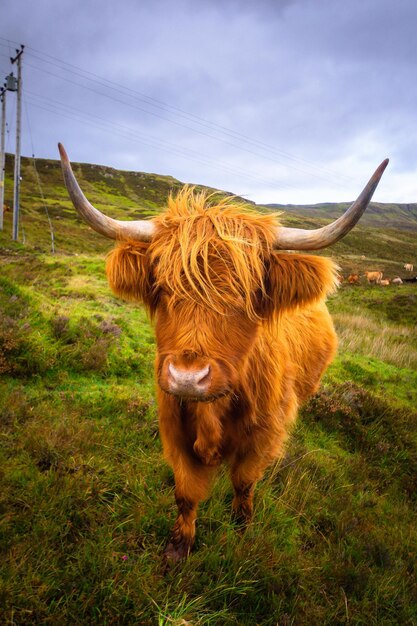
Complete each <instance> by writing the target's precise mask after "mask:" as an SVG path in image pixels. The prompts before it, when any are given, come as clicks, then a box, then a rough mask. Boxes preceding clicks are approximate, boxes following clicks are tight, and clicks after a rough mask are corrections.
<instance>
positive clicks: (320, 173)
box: [0, 37, 351, 185]
mask: <svg viewBox="0 0 417 626" xmlns="http://www.w3.org/2000/svg"><path fill="white" fill-rule="evenodd" d="M0 39H3V40H5V39H4V38H1V37H0ZM0 45H1V44H0ZM3 45H4V44H3ZM28 49H29V50H31V51H32V52H30V56H31V57H32V58H34V59H37V60H39V61H41V62H42V63H48V64H51V65H53V66H55V67H57V68H59V69H60V70H63V71H64V72H70V73H72V74H75V75H76V76H78V77H79V78H82V79H84V80H88V81H90V82H92V83H95V84H97V85H99V86H100V87H105V88H106V89H109V88H110V89H112V90H114V91H117V92H118V93H120V92H124V93H123V95H124V96H127V97H130V98H134V99H135V100H140V101H141V102H143V103H145V104H147V105H149V106H153V107H157V108H158V109H159V110H161V111H163V112H165V113H171V114H173V115H175V116H177V117H179V118H180V119H185V120H187V121H188V122H191V123H192V124H197V125H199V126H202V127H203V128H206V129H209V130H210V131H212V132H213V131H214V132H216V133H218V134H220V135H224V136H226V137H229V138H232V139H234V140H237V141H240V142H242V141H243V142H244V143H246V144H248V145H250V146H253V147H256V148H257V149H258V150H259V149H260V150H262V151H263V152H267V153H269V154H273V155H275V157H277V156H278V157H280V159H281V160H280V161H278V162H279V163H280V164H281V165H282V164H283V162H282V158H284V159H285V160H286V161H292V163H288V162H285V165H286V166H287V167H291V168H292V169H296V170H298V171H300V172H301V173H302V174H304V175H306V174H307V175H309V176H314V177H316V178H320V179H322V180H325V181H326V182H327V183H330V184H331V185H339V183H338V182H337V181H335V176H337V178H338V179H340V180H342V179H344V180H345V181H350V180H351V179H350V178H349V177H347V176H343V175H340V174H337V175H336V174H335V173H334V172H331V171H330V170H328V169H325V168H323V167H321V166H318V165H316V164H313V163H311V162H309V161H307V160H305V159H300V158H299V157H296V156H294V155H291V154H289V153H288V152H284V151H282V150H278V149H277V148H276V147H275V146H270V145H268V144H266V143H263V142H260V141H258V140H254V139H252V138H250V137H248V136H247V135H244V134H243V133H239V132H237V131H234V130H232V129H230V128H227V127H225V126H221V125H219V124H215V123H213V122H210V121H209V120H206V119H204V118H201V117H199V116H197V115H194V114H192V113H188V112H186V111H184V110H182V109H180V108H178V107H173V106H172V105H169V104H167V103H164V102H162V101H160V100H157V99H155V98H151V97H150V96H147V95H146V94H143V93H142V92H139V91H136V90H132V89H130V88H127V87H124V86H123V85H120V84H117V83H115V82H113V81H110V80H108V79H106V78H102V77H100V76H98V75H97V74H95V73H93V72H90V71H87V70H83V69H82V68H79V67H78V66H76V65H73V64H70V63H67V62H66V61H62V60H61V59H58V58H57V57H55V56H53V55H50V54H47V53H44V52H42V51H39V50H36V49H35V48H32V47H30V46H28ZM38 55H41V56H38ZM45 57H47V58H45ZM49 59H52V60H49ZM32 67H33V68H34V69H37V70H38V71H43V72H46V73H49V74H51V75H52V76H54V77H56V78H59V79H61V80H66V81H68V82H70V83H72V84H75V85H77V86H79V87H82V88H86V89H89V90H92V91H93V92H94V93H98V94H99V95H101V96H104V97H107V98H109V97H110V98H111V96H109V94H107V93H102V92H101V91H97V90H93V89H92V88H91V87H88V86H86V85H82V84H80V83H77V82H75V81H71V80H70V79H68V78H64V77H63V76H57V75H56V74H53V73H52V72H48V71H47V70H45V69H44V68H40V67H38V66H36V65H32ZM68 68H71V69H68ZM91 77H93V78H91ZM126 92H127V93H126ZM115 101H117V102H118V103H123V104H124V105H126V106H132V104H130V103H127V102H125V101H124V100H120V99H119V98H117V99H115ZM135 108H137V109H138V110H141V111H142V112H144V113H146V114H148V115H154V116H156V117H159V118H160V119H164V120H165V121H168V122H170V123H172V124H176V125H180V126H182V127H185V128H187V129H188V130H191V131H193V132H196V133H198V134H201V135H204V136H208V137H210V138H211V139H215V140H217V141H221V142H222V143H226V144H228V145H230V146H232V147H234V148H237V149H240V150H245V151H246V152H249V153H250V154H253V155H255V156H258V157H259V156H260V157H261V158H264V159H265V158H266V159H268V160H270V161H276V160H277V159H276V158H274V159H273V158H271V157H270V156H268V154H259V152H254V150H250V149H249V148H247V147H246V148H245V147H242V146H238V145H236V144H235V143H231V142H230V141H226V140H225V139H222V138H221V137H220V138H219V137H216V136H214V135H212V134H210V133H207V132H202V131H201V130H199V129H197V128H193V127H190V126H189V125H185V124H181V123H180V122H178V121H176V120H175V119H174V120H173V119H171V118H169V117H164V116H162V115H157V114H156V113H155V112H152V111H149V110H147V109H143V108H140V107H137V106H136V107H135ZM294 163H296V165H294ZM306 167H307V168H309V169H310V170H313V171H306V169H305V168H306ZM329 175H330V176H331V178H330V179H329V178H328V177H327V176H329Z"/></svg>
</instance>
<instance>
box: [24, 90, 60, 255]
mask: <svg viewBox="0 0 417 626" xmlns="http://www.w3.org/2000/svg"><path fill="white" fill-rule="evenodd" d="M24 106H25V113H26V120H27V125H28V130H29V137H30V143H31V146H32V164H33V170H34V172H35V178H36V182H37V183H38V188H39V193H40V196H41V198H42V203H43V208H44V210H45V213H46V218H47V220H48V223H49V232H50V233H51V252H52V254H55V233H54V227H53V225H52V221H51V217H50V215H49V211H48V207H47V204H46V200H45V196H44V193H43V189H42V185H41V179H40V176H39V172H38V169H37V167H36V159H35V148H34V144H33V136H32V130H31V126H30V120H29V112H28V108H27V104H26V99H24Z"/></svg>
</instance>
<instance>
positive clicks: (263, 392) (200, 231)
mask: <svg viewBox="0 0 417 626" xmlns="http://www.w3.org/2000/svg"><path fill="white" fill-rule="evenodd" d="M210 202H211V203H212V204H210ZM276 219H277V217H276V216H275V215H260V214H256V213H254V212H251V211H249V210H248V209H246V208H245V207H242V206H241V205H236V203H235V201H234V200H233V199H231V200H222V201H221V202H219V203H215V201H214V198H213V197H210V196H207V195H206V194H204V193H200V194H197V193H195V192H194V191H193V190H192V189H190V188H187V187H186V188H184V189H183V191H182V192H180V194H179V195H178V196H177V197H176V198H173V197H171V198H170V199H169V203H168V208H167V210H166V212H165V213H163V214H162V215H161V216H158V217H157V218H155V219H154V222H155V224H156V226H157V232H156V236H155V237H154V239H153V241H152V243H150V244H138V243H134V242H124V243H121V244H119V246H118V247H117V248H116V249H115V250H114V251H113V252H112V253H111V254H110V256H109V258H108V262H107V275H108V278H109V282H110V285H111V287H112V289H113V290H114V291H115V293H117V294H118V295H120V296H121V297H123V298H126V299H130V300H138V301H141V302H143V303H144V304H145V305H146V306H147V308H148V310H149V312H150V314H151V316H152V317H155V322H156V337H157V346H158V351H157V358H156V377H157V380H158V383H159V388H158V405H159V424H160V432H161V438H162V442H163V447H164V453H165V457H166V459H167V460H168V462H169V463H170V464H171V466H172V467H173V470H174V474H175V482H176V490H175V496H176V501H177V505H178V518H177V521H176V523H175V526H174V529H173V531H172V534H171V538H170V541H169V542H168V545H167V548H166V556H167V558H168V559H171V560H173V561H176V560H178V559H180V558H183V557H184V556H186V555H187V554H188V552H189V550H190V549H191V547H192V545H193V541H194V535H195V529H194V522H195V519H196V511H197V506H198V503H199V502H200V501H201V500H202V499H203V498H205V497H206V495H207V493H208V490H209V487H210V482H211V480H212V478H213V476H214V474H215V471H216V467H217V466H218V465H219V464H220V463H221V462H222V461H226V462H227V463H228V464H229V467H230V474H231V479H232V483H233V487H234V490H235V497H234V500H233V511H234V514H235V516H236V517H237V518H238V519H240V520H241V521H244V522H245V521H248V520H249V518H250V516H251V514H252V497H253V489H254V486H255V483H256V481H257V480H259V479H260V478H261V477H262V474H263V472H264V471H265V468H266V467H267V466H268V465H269V464H271V463H272V462H273V461H274V460H275V459H276V458H277V457H278V456H279V455H280V454H281V453H282V449H283V444H284V442H285V440H286V438H287V436H288V433H289V430H290V427H291V425H292V423H293V422H294V420H295V417H296V413H297V410H298V407H299V405H300V403H301V402H302V401H304V400H305V399H306V398H307V397H308V396H309V395H310V394H311V393H314V392H315V391H316V390H317V388H318V385H319V382H320V379H321V376H322V375H323V372H324V371H325V369H326V367H327V365H328V364H329V363H330V361H331V360H332V358H333V356H334V354H335V350H336V344H337V342H336V336H335V333H334V329H333V325H332V322H331V319H330V316H329V313H328V311H327V308H326V306H325V304H324V300H325V297H326V295H327V294H328V293H330V292H331V291H332V290H334V289H335V287H336V285H337V275H336V268H335V266H334V265H333V263H332V262H331V261H329V260H328V259H325V258H322V257H315V256H310V255H300V254H291V253H285V252H275V251H273V249H272V242H273V237H274V229H275V228H276ZM173 371H174V372H180V373H181V376H183V378H184V380H187V381H188V380H193V377H195V376H197V375H198V374H199V372H203V374H204V375H205V373H206V372H208V373H207V376H204V392H201V394H200V395H198V396H197V397H193V395H192V393H194V392H192V393H191V392H189V391H188V388H187V389H186V391H185V392H184V393H183V395H182V394H181V393H179V392H176V391H175V386H173V382H172V372H173ZM203 374H201V377H202V376H203ZM187 384H188V383H187ZM194 386H195V388H196V391H195V393H196V394H197V393H200V392H199V387H198V385H197V384H195V385H194Z"/></svg>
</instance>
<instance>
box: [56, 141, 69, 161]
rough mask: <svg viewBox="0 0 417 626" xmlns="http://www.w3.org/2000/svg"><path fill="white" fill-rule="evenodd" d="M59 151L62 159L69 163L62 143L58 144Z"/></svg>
mask: <svg viewBox="0 0 417 626" xmlns="http://www.w3.org/2000/svg"><path fill="white" fill-rule="evenodd" d="M58 150H59V154H60V155H61V159H64V160H65V161H68V155H67V153H66V150H65V148H64V146H63V145H62V143H61V142H58Z"/></svg>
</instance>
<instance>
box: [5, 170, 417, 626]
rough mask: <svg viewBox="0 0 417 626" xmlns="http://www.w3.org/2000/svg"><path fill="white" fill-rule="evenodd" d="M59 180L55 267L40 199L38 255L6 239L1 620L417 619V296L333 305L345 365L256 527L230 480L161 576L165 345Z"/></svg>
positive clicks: (317, 400)
mask: <svg viewBox="0 0 417 626" xmlns="http://www.w3.org/2000/svg"><path fill="white" fill-rule="evenodd" d="M46 166H48V167H46ZM54 167H55V165H54V164H53V163H52V162H51V163H48V162H47V163H44V164H43V165H42V168H43V169H42V172H41V175H42V176H43V177H44V179H45V181H46V183H47V184H48V185H49V187H48V189H49V195H48V197H50V198H52V197H58V198H59V203H60V204H59V206H60V207H61V208H59V209H58V204H57V205H56V206H55V207H54V205H53V204H52V203H51V207H52V208H51V211H55V212H56V215H59V214H60V213H59V212H61V215H62V219H60V220H58V221H57V224H58V225H59V228H58V229H57V241H58V242H59V246H60V247H59V253H58V254H56V255H50V254H48V253H47V252H45V250H47V249H48V233H47V232H46V234H45V232H44V231H42V219H43V217H42V212H41V211H40V210H39V211H38V209H36V208H34V207H33V202H35V201H34V199H32V200H31V202H32V204H30V203H29V202H28V205H27V208H26V216H25V223H26V224H27V239H28V240H31V241H32V244H33V245H29V241H27V243H26V245H25V246H24V245H22V244H21V243H20V244H16V243H12V242H11V241H10V239H9V235H8V232H9V231H8V230H6V231H5V232H3V233H0V260H1V267H2V271H1V276H0V311H1V317H0V441H1V445H0V623H1V624H3V623H4V624H18V625H25V626H26V625H31V624H33V625H35V624H51V625H57V624H59V625H60V626H61V625H65V624H68V625H71V626H73V625H77V624H80V625H84V624H100V625H107V624H129V625H130V624H145V625H147V624H149V625H151V624H152V625H153V624H157V625H164V626H165V625H169V624H174V625H178V626H180V625H181V626H185V625H187V624H190V625H193V626H196V625H200V624H202V625H203V624H204V625H212V626H222V625H233V624H234V625H248V626H254V625H255V624H262V625H266V626H267V625H271V626H272V625H276V624H279V625H280V626H290V625H303V626H304V625H306V624H308V625H310V624H311V625H316V624H317V625H327V624H328V625H329V626H330V625H334V624H367V625H378V626H379V625H386V626H391V625H393V624H409V625H412V624H415V623H417V597H416V593H415V591H416V590H415V580H416V555H417V529H416V523H415V506H416V495H415V494H416V491H415V476H416V473H417V467H416V459H417V455H416V452H417V450H416V448H417V444H416V427H415V425H416V419H417V414H416V410H415V407H416V402H417V367H416V363H417V360H416V359H417V357H416V353H417V339H416V333H415V328H416V324H417V319H416V307H415V297H416V294H417V287H416V286H415V285H403V286H402V287H400V288H394V287H390V288H387V289H381V288H379V287H372V286H371V287H369V286H367V285H365V284H362V285H361V286H359V287H349V286H346V285H344V286H342V288H341V289H340V290H339V291H338V293H337V294H336V295H335V296H333V297H332V298H331V300H330V302H329V306H330V309H331V311H332V314H333V317H334V319H335V323H336V327H337V331H338V335H339V338H340V348H339V354H338V356H337V358H336V359H335V361H334V363H333V364H332V366H331V367H330V368H329V370H328V373H327V374H326V376H325V378H324V380H323V385H322V387H321V390H320V391H319V393H318V394H317V395H316V396H315V397H314V398H312V399H311V400H310V402H309V403H307V404H306V405H305V406H304V407H303V409H302V411H301V413H300V417H299V420H298V423H297V425H296V427H295V429H294V432H293V433H292V437H291V439H290V442H289V444H288V447H287V451H286V455H285V458H284V459H282V460H281V461H280V462H278V463H277V464H276V465H275V466H274V467H272V468H270V470H269V471H268V472H267V474H266V476H265V478H264V479H263V481H261V483H260V484H259V485H258V487H257V490H256V494H255V515H254V520H253V523H252V524H251V525H250V527H249V528H248V529H247V531H246V532H245V533H243V534H241V533H239V532H236V530H235V528H234V526H233V524H232V523H231V519H230V508H231V500H232V490H231V487H230V483H229V479H228V476H227V472H226V470H225V469H224V470H223V471H222V472H221V473H220V476H219V478H218V480H217V481H216V483H215V485H214V488H213V491H212V494H211V496H210V498H209V499H208V500H207V501H206V502H205V503H203V505H202V506H201V508H200V512H199V519H198V530H197V541H196V546H195V550H194V551H193V553H192V555H191V556H190V558H189V559H188V561H187V562H185V563H183V564H181V565H180V566H178V567H176V568H174V569H173V570H171V571H168V572H164V567H163V561H162V551H163V547H164V544H165V541H166V538H167V535H168V533H169V529H170V527H171V526H172V524H173V522H174V519H175V516H176V506H175V502H174V495H173V477H172V473H171V471H170V469H169V468H168V467H167V465H166V464H165V463H164V461H163V460H162V451H161V444H160V440H159V435H158V424H157V411H156V405H155V400H154V398H155V386H154V381H153V358H154V353H155V341H154V337H153V331H152V328H151V326H150V324H149V322H148V321H147V318H146V316H145V314H144V312H143V310H142V309H141V308H140V307H135V306H133V305H129V304H126V303H122V302H120V301H119V300H117V299H116V298H115V297H113V296H112V294H111V293H110V290H109V288H108V286H107V283H106V280H105V276H104V255H105V252H106V250H108V249H109V247H110V246H109V244H108V243H107V242H104V241H102V240H101V239H100V238H99V237H97V238H95V237H94V236H93V234H91V233H90V232H89V231H88V229H87V228H85V227H83V226H81V225H80V224H79V223H78V222H77V221H76V220H75V219H74V218H73V217H70V214H69V213H68V217H67V214H66V210H67V207H68V206H69V204H68V202H67V201H66V199H64V192H63V189H62V185H61V186H60V185H59V184H58V183H57V179H56V171H55V170H54ZM80 170H81V171H82V173H83V175H85V177H86V182H87V183H88V184H89V185H90V189H92V190H94V188H96V191H95V192H94V193H96V198H95V199H100V198H101V201H102V203H103V205H104V204H105V202H107V201H108V202H109V203H113V202H115V203H116V202H118V204H119V206H124V200H123V199H122V200H121V201H119V200H120V198H119V195H118V194H125V191H123V190H126V188H127V186H128V185H130V186H131V188H132V191H131V193H132V194H134V193H137V191H135V189H134V182H133V179H130V178H129V174H128V173H124V177H123V180H122V179H120V180H119V179H117V180H116V179H113V181H112V188H111V192H110V191H109V195H108V196H106V190H105V189H104V187H103V185H102V182H100V181H102V173H101V174H100V171H99V169H97V170H94V168H93V169H92V170H90V169H89V168H88V167H87V166H82V167H80ZM29 174H30V173H29V172H27V176H26V178H25V180H26V179H27V178H28V176H29ZM99 174H100V176H101V178H100V176H99ZM156 178H157V177H155V179H156ZM135 180H137V179H135ZM98 183H100V184H98ZM146 184H147V183H144V185H145V186H146ZM161 184H162V183H161ZM164 184H165V183H164ZM168 184H171V183H169V182H168ZM172 184H174V183H172ZM54 190H55V191H56V193H55V191H54ZM103 191H104V194H103ZM54 193H55V195H54ZM34 196H35V194H33V198H34ZM137 197H138V198H139V195H138V196H137ZM152 197H154V200H152ZM118 198H119V200H118ZM123 198H126V196H125V195H123ZM61 200H62V205H61ZM146 202H147V203H148V205H147V206H148V207H151V205H152V202H154V206H155V207H158V206H159V204H160V200H159V199H158V198H155V196H152V194H151V192H150V191H149V194H148V196H147V199H146ZM62 207H64V208H65V210H64V209H63V208H62ZM149 210H151V209H150V208H149ZM155 210H156V209H155ZM58 211H59V212H58ZM29 218H30V219H29ZM9 219H10V217H8V218H7V220H9ZM30 220H31V221H30ZM7 228H9V222H8V221H7ZM41 232H42V234H40V233H41ZM401 237H403V235H402V234H401V233H400V234H399V238H400V239H401ZM404 237H405V235H404ZM36 238H38V241H37V243H33V240H34V239H36ZM381 242H382V240H381V236H380V233H379V231H377V232H375V233H374V234H373V247H374V249H375V255H376V256H374V257H372V262H375V263H377V262H379V261H380V260H381V259H383V258H385V257H386V269H387V270H388V269H389V268H390V267H391V268H393V269H395V268H397V267H398V266H399V260H397V257H401V256H404V254H403V253H404V252H406V251H407V250H408V248H407V246H408V245H409V243H408V241H406V242H405V246H406V248H405V249H403V250H401V249H397V250H396V252H395V256H392V257H391V258H389V254H388V253H387V252H386V249H385V248H383V247H381V246H382V243H381ZM338 245H339V244H338ZM45 246H46V247H45ZM350 246H351V247H350ZM333 254H334V255H335V258H336V260H337V261H338V262H339V264H340V265H341V266H342V271H343V272H344V273H346V272H347V271H348V269H349V268H350V267H354V266H355V264H360V263H366V261H364V260H363V259H361V254H359V253H358V251H357V250H355V248H354V246H352V245H351V244H349V242H348V243H347V244H345V247H344V248H341V247H340V246H339V248H337V249H335V251H334V252H333ZM384 255H385V256H384Z"/></svg>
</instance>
